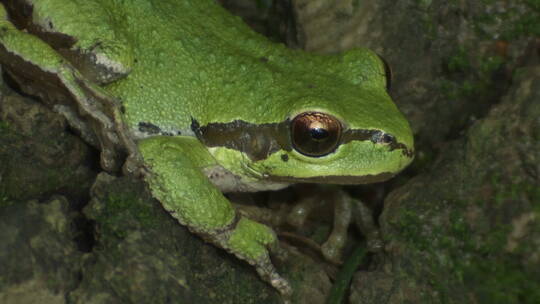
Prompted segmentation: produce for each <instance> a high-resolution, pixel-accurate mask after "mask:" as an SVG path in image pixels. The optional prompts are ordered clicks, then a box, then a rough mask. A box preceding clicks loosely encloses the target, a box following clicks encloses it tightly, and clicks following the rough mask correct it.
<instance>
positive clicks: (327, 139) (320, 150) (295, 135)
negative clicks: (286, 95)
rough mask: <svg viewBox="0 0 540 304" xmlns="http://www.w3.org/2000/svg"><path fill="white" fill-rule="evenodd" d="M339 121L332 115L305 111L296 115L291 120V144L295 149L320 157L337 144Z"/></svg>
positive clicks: (340, 127) (339, 137) (339, 136)
mask: <svg viewBox="0 0 540 304" xmlns="http://www.w3.org/2000/svg"><path fill="white" fill-rule="evenodd" d="M342 129H343V127H342V126H341V122H340V121H339V120H338V119H337V118H335V117H334V116H331V115H328V114H324V113H319V112H305V113H302V114H299V115H298V116H296V117H295V118H294V119H293V120H292V122H291V135H292V144H293V147H294V149H295V150H296V151H298V152H300V153H302V154H304V155H307V156H314V157H321V156H324V155H327V154H329V153H332V152H334V150H335V149H336V148H337V146H338V145H339V142H340V139H341V131H342Z"/></svg>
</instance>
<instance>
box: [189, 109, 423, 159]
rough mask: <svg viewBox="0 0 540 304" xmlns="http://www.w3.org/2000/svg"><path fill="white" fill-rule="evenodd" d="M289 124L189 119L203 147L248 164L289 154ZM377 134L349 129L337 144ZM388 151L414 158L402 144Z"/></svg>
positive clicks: (366, 130)
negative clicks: (229, 152) (232, 153)
mask: <svg viewBox="0 0 540 304" xmlns="http://www.w3.org/2000/svg"><path fill="white" fill-rule="evenodd" d="M290 124H291V123H290V120H289V119H286V120H284V121H282V122H280V123H266V124H253V123H249V122H246V121H243V120H234V121H231V122H228V123H221V122H220V123H209V124H207V125H205V126H201V125H199V122H198V121H197V120H196V119H195V118H192V119H191V129H192V130H193V133H195V136H197V138H198V139H199V140H200V141H201V142H202V143H204V144H205V145H206V146H207V147H226V148H229V149H234V150H237V151H240V152H243V153H245V154H246V155H247V156H248V157H249V158H250V159H251V160H252V161H259V160H263V159H266V158H268V157H269V156H270V155H271V154H273V153H276V152H278V151H280V150H285V151H292V149H293V146H292V143H291V136H290V134H291V131H290ZM380 133H381V131H379V130H370V129H349V130H346V131H345V132H344V133H343V136H342V139H341V142H340V145H341V144H345V143H348V142H351V141H353V140H358V141H372V142H374V143H375V140H374V138H376V137H377V136H378V135H379V134H380ZM385 145H387V146H388V147H389V151H392V150H401V151H402V153H403V155H405V156H406V157H408V158H412V157H413V156H414V151H413V149H411V148H408V147H407V146H406V145H405V144H403V143H400V142H397V141H395V140H394V141H392V142H390V143H385Z"/></svg>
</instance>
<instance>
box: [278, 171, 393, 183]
mask: <svg viewBox="0 0 540 304" xmlns="http://www.w3.org/2000/svg"><path fill="white" fill-rule="evenodd" d="M396 174H397V172H396V173H391V172H383V173H379V174H374V175H372V174H368V175H363V176H351V175H329V176H317V177H305V178H298V177H293V176H269V177H268V179H269V180H271V181H273V182H280V183H281V182H283V183H315V184H334V185H358V184H371V183H379V182H384V181H386V180H389V179H391V178H392V177H394V176H395V175H396Z"/></svg>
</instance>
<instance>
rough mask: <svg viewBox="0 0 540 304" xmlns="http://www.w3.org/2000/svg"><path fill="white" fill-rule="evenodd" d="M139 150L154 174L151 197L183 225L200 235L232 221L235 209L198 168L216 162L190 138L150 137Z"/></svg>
mask: <svg viewBox="0 0 540 304" xmlns="http://www.w3.org/2000/svg"><path fill="white" fill-rule="evenodd" d="M139 149H140V150H141V153H142V154H143V155H144V160H145V162H146V163H147V165H148V166H149V167H150V168H151V170H152V171H153V172H157V174H151V175H150V176H149V177H147V181H148V183H149V184H150V188H151V189H152V194H153V195H154V196H155V197H156V198H157V199H159V200H160V201H161V203H162V204H163V206H164V207H165V209H167V210H168V211H170V212H171V213H172V214H173V216H175V217H176V218H177V219H178V220H179V221H180V222H181V223H182V224H184V225H188V226H190V227H194V228H195V229H196V230H198V231H201V232H210V231H212V230H215V229H219V228H222V227H225V226H227V225H229V224H231V222H232V221H233V219H234V209H233V208H232V207H231V205H230V204H229V203H228V201H227V199H225V197H224V196H223V194H222V193H221V191H219V190H218V189H217V188H216V187H214V186H213V185H212V184H211V183H210V181H209V180H208V179H207V178H206V177H205V176H204V175H203V173H202V171H201V169H204V168H205V167H210V166H213V165H215V160H214V159H213V158H211V157H210V155H209V154H208V153H206V147H204V146H203V145H202V144H201V143H200V142H199V141H198V140H197V139H195V138H193V137H185V136H181V137H173V138H168V137H163V136H158V137H152V138H149V139H147V140H143V141H141V143H140V144H139Z"/></svg>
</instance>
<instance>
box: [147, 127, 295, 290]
mask: <svg viewBox="0 0 540 304" xmlns="http://www.w3.org/2000/svg"><path fill="white" fill-rule="evenodd" d="M138 146H139V149H140V152H141V154H142V157H143V159H144V164H145V165H146V167H147V172H146V175H145V179H146V181H147V183H148V184H149V186H150V190H151V191H152V195H153V196H154V197H155V198H157V199H158V200H159V201H160V202H161V204H162V205H163V207H164V208H165V209H166V210H167V211H168V212H169V213H170V214H171V215H172V216H173V217H175V218H176V219H177V220H178V221H179V222H180V223H182V224H183V225H186V226H187V227H188V228H189V229H190V231H192V232H194V233H197V234H198V235H200V236H201V237H202V238H203V239H205V240H206V241H208V242H211V243H213V244H215V245H217V246H219V247H221V248H223V249H225V250H227V251H229V252H231V253H233V254H234V255H236V256H237V257H238V258H240V259H243V260H245V261H247V262H248V263H249V264H251V265H253V266H255V268H256V270H257V272H258V273H259V275H260V276H261V278H262V279H263V280H265V281H266V282H268V283H270V284H271V285H272V286H273V287H275V288H276V289H277V290H278V291H279V292H280V293H281V294H282V295H284V296H288V295H290V293H291V288H290V286H289V283H288V282H287V281H286V280H285V279H284V278H282V277H281V276H280V275H279V274H278V273H277V271H276V269H275V268H274V266H273V265H272V262H271V261H270V256H269V247H270V246H272V245H276V242H277V239H276V236H275V233H274V232H273V231H272V229H270V228H269V227H267V226H265V225H262V224H260V223H257V222H255V221H252V220H250V219H248V218H246V217H243V216H241V215H239V214H237V213H236V212H235V210H234V208H233V207H232V206H231V204H230V202H229V201H228V200H227V199H226V198H225V197H224V196H223V194H222V193H221V191H219V190H218V189H217V188H216V187H215V186H214V185H213V184H212V183H211V182H210V181H209V180H208V178H207V177H206V176H205V175H204V173H203V169H205V168H210V167H212V166H216V165H217V164H216V162H215V160H214V158H213V157H212V156H211V155H210V154H209V153H208V151H207V149H206V148H205V147H204V146H203V145H202V144H201V143H200V142H199V141H198V140H197V139H196V138H193V137H167V136H158V137H152V138H148V139H144V140H141V141H140V142H139V143H138Z"/></svg>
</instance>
